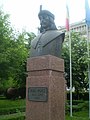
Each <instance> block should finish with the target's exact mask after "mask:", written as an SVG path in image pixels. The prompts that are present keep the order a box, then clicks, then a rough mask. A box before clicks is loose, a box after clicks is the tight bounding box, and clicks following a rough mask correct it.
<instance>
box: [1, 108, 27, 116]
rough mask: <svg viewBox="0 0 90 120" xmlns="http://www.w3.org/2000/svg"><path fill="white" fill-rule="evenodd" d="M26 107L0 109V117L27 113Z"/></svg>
mask: <svg viewBox="0 0 90 120" xmlns="http://www.w3.org/2000/svg"><path fill="white" fill-rule="evenodd" d="M25 109H26V106H20V107H10V108H0V115H6V114H13V113H18V112H25Z"/></svg>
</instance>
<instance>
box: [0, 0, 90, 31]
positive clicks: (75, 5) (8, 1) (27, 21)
mask: <svg viewBox="0 0 90 120" xmlns="http://www.w3.org/2000/svg"><path fill="white" fill-rule="evenodd" d="M89 2H90V0H89ZM67 3H68V6H69V15H70V23H74V22H79V21H82V20H83V19H85V4H84V3H85V0H67ZM40 4H42V6H43V9H47V10H49V11H51V12H52V13H53V14H54V15H55V23H56V26H57V27H58V26H65V19H66V0H0V5H3V10H4V11H5V13H9V14H10V21H11V24H12V25H13V26H14V27H15V28H16V29H17V30H20V31H21V30H22V29H23V28H25V29H26V30H27V31H29V32H34V33H36V32H37V27H39V20H38V12H39V7H40Z"/></svg>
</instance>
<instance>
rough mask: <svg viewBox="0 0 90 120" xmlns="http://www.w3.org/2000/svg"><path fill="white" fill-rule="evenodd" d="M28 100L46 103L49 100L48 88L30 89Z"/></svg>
mask: <svg viewBox="0 0 90 120" xmlns="http://www.w3.org/2000/svg"><path fill="white" fill-rule="evenodd" d="M28 99H29V100H30V101H42V102H45V101H47V99H48V89H47V87H29V88H28Z"/></svg>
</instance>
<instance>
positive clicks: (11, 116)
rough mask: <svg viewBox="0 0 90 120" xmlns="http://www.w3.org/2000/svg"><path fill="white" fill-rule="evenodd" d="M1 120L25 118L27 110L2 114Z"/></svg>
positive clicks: (20, 119) (21, 119) (22, 119)
mask: <svg viewBox="0 0 90 120" xmlns="http://www.w3.org/2000/svg"><path fill="white" fill-rule="evenodd" d="M0 120H25V112H22V113H15V114H9V115H1V116H0Z"/></svg>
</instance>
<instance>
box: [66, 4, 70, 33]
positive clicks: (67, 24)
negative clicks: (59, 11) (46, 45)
mask: <svg viewBox="0 0 90 120" xmlns="http://www.w3.org/2000/svg"><path fill="white" fill-rule="evenodd" d="M66 30H67V31H69V9H68V6H67V5H66Z"/></svg>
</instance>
